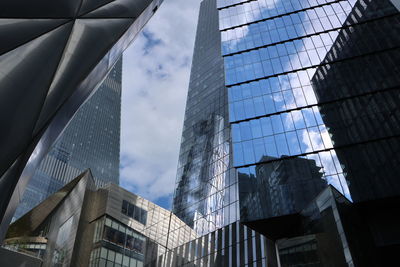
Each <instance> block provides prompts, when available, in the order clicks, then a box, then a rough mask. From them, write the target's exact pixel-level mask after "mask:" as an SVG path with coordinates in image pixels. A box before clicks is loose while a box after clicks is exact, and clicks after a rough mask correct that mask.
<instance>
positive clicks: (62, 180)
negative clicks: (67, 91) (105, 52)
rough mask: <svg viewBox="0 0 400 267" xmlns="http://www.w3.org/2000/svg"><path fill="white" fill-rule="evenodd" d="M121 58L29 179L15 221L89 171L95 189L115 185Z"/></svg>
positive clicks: (117, 175) (117, 160)
mask: <svg viewBox="0 0 400 267" xmlns="http://www.w3.org/2000/svg"><path fill="white" fill-rule="evenodd" d="M121 89H122V58H121V59H120V60H118V61H117V63H116V65H115V66H114V67H113V69H112V70H111V72H110V73H109V74H108V76H107V77H106V79H105V80H104V82H103V83H102V84H101V85H100V87H99V88H98V89H97V91H96V92H95V93H94V94H93V95H92V96H91V97H90V98H89V100H88V101H87V102H86V103H85V104H84V105H83V106H82V107H81V108H80V109H79V110H78V112H77V113H76V114H75V116H74V117H73V119H72V120H71V121H70V123H69V124H68V126H67V128H66V129H65V130H64V131H63V133H62V135H61V136H60V137H59V138H58V140H57V142H56V143H55V144H54V145H53V147H52V149H51V150H50V152H49V153H48V154H47V155H46V157H45V158H44V159H43V161H42V163H41V164H40V166H39V168H38V169H37V170H36V172H35V174H34V176H33V177H32V178H31V180H30V182H29V184H28V186H27V188H26V191H25V193H24V196H23V199H22V201H21V203H20V205H19V206H18V208H17V210H16V212H15V215H14V218H15V219H18V218H19V217H21V216H22V215H23V214H25V213H26V212H28V211H29V210H31V209H32V208H33V207H34V206H36V205H37V204H39V203H40V202H42V201H43V200H45V199H46V198H47V197H48V196H50V195H52V194H53V193H54V192H56V191H57V190H58V189H60V188H61V187H62V186H64V185H65V184H67V183H68V182H69V181H71V180H72V179H73V178H75V177H76V176H78V175H79V174H80V173H81V172H83V171H84V170H86V169H88V168H90V169H91V170H92V174H93V177H94V179H95V182H96V185H98V186H102V185H104V184H106V183H109V182H113V183H115V184H119V140H120V124H121Z"/></svg>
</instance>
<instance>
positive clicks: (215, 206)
mask: <svg viewBox="0 0 400 267" xmlns="http://www.w3.org/2000/svg"><path fill="white" fill-rule="evenodd" d="M399 6H400V5H399V1H394V0H393V1H392V0H383V1H381V0H339V1H332V0H287V1H276V0H252V1H243V0H235V1H226V0H220V1H215V0H204V1H203V2H202V3H201V10H200V15H199V24H198V29H197V36H196V43H195V51H194V56H193V63H192V73H191V78H190V84H189V92H188V100H187V106H186V115H185V122H184V129H183V134H182V145H181V152H180V158H179V164H178V175H177V182H176V191H175V197H174V206H173V209H174V212H175V213H176V214H177V215H178V216H179V217H180V218H181V219H182V220H184V221H185V222H186V223H187V224H188V225H190V226H191V227H193V228H194V229H195V230H196V232H197V233H198V234H199V235H200V236H201V237H199V238H197V239H196V240H193V241H192V242H190V243H188V244H186V246H181V247H178V248H176V249H174V250H171V251H170V252H169V253H167V254H166V255H165V256H164V257H161V258H160V261H161V262H166V261H167V260H166V259H169V258H171V257H172V258H174V257H176V258H179V259H180V262H179V264H177V265H178V266H180V265H193V264H194V265H196V266H203V265H204V266H208V265H211V266H214V265H216V266H231V265H232V266H248V265H249V266H252V265H253V264H257V266H258V265H260V266H300V265H301V266H382V264H383V265H385V264H386V265H387V264H389V263H390V262H391V261H393V260H395V259H396V251H398V249H399V248H400V235H399V231H398V230H396V229H397V227H396V225H398V224H399V223H400V222H399V220H398V219H397V217H396V215H395V214H396V213H397V210H398V209H399V207H400V181H399V180H398V175H397V173H399V171H400V169H399V166H400V164H399V162H398V161H399V157H398V152H399V141H400V139H399V136H400V135H399V134H400V132H399V129H400V127H399V126H400V121H399V117H398V116H399V114H400V100H399V98H398V95H399V88H400V80H399V77H400V75H399V74H400V69H399V66H398V62H399V60H400V58H399V57H400V50H399V49H400V27H399V25H400V20H399V18H400V14H399V9H398V8H399ZM217 19H219V23H218V22H217ZM218 25H219V28H217V27H218ZM218 31H219V33H218ZM219 42H220V46H219V45H217V43H219ZM221 59H223V62H221ZM396 62H397V63H396ZM222 77H223V78H224V79H225V81H224V82H222V81H221V78H222ZM176 232H179V229H173V228H172V229H171V233H174V234H175V233H176ZM187 250H189V253H187V252H186V251H187ZM185 253H187V254H185ZM172 262H173V261H172Z"/></svg>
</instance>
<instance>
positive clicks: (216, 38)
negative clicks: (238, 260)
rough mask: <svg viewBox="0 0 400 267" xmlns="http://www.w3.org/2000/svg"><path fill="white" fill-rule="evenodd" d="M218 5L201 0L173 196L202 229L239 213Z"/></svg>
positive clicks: (176, 207) (183, 215) (176, 208)
mask: <svg viewBox="0 0 400 267" xmlns="http://www.w3.org/2000/svg"><path fill="white" fill-rule="evenodd" d="M215 7H216V3H215V1H203V2H202V3H201V9H200V15H199V23H198V28H197V36H196V41H195V50H194V55H193V63H192V71H191V76H190V82H189V91H188V98H187V103H186V112H185V121H184V125H183V133H182V143H181V149H180V155H179V163H178V171H177V179H176V189H175V195H174V201H173V212H174V213H175V214H176V215H177V216H178V217H179V218H180V219H181V220H183V221H184V222H185V223H186V224H187V225H189V226H190V227H193V229H194V230H195V231H196V232H197V233H198V234H199V235H202V234H206V233H209V232H211V231H214V230H216V229H218V228H220V227H223V226H224V225H227V224H229V223H232V222H235V221H236V220H238V219H239V217H238V215H239V214H238V212H237V211H238V197H237V179H236V174H235V171H234V169H233V166H232V154H231V144H230V143H231V141H230V124H229V115H228V96H227V92H226V89H225V81H224V65H223V59H222V57H221V49H220V47H221V38H220V33H219V30H218V11H217V9H216V8H215ZM174 231H180V229H171V233H172V234H174Z"/></svg>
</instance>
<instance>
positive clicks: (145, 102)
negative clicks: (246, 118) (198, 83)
mask: <svg viewBox="0 0 400 267" xmlns="http://www.w3.org/2000/svg"><path fill="white" fill-rule="evenodd" d="M199 5H200V1H199V0H169V1H168V0H166V1H164V3H163V4H162V6H161V7H160V8H159V9H158V11H157V13H156V14H155V15H154V17H153V18H152V19H151V20H150V21H149V23H148V24H147V25H146V27H145V28H144V30H143V32H142V34H140V35H139V36H138V38H137V39H136V40H135V41H134V43H133V44H132V45H131V46H130V47H129V48H128V49H127V50H126V51H125V53H124V57H123V81H122V118H121V165H120V184H121V186H122V187H124V188H126V189H127V190H129V191H131V192H133V193H135V194H138V195H141V196H143V197H145V198H147V199H149V200H151V201H153V202H155V203H156V204H158V205H160V206H162V207H164V208H170V205H171V199H172V195H173V190H174V183H175V176H176V167H177V163H178V154H179V144H180V138H181V131H182V125H183V117H184V109H185V103H186V94H187V87H188V83H189V74H190V66H191V61H192V53H193V46H194V37H195V31H196V24H197V17H198V9H199Z"/></svg>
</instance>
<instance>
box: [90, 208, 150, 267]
mask: <svg viewBox="0 0 400 267" xmlns="http://www.w3.org/2000/svg"><path fill="white" fill-rule="evenodd" d="M145 244H146V237H145V236H144V235H143V234H141V233H139V232H137V231H135V230H134V229H132V228H131V227H129V226H127V225H124V224H122V223H120V222H118V221H116V220H115V219H113V218H111V217H107V216H104V217H102V218H100V219H98V220H96V221H95V222H94V235H93V250H92V252H91V255H90V263H89V266H93V267H94V266H99V267H103V266H107V267H108V266H110V267H114V266H115V267H122V266H126V267H141V266H143V261H144V252H145Z"/></svg>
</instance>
